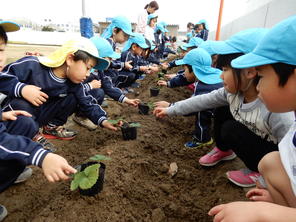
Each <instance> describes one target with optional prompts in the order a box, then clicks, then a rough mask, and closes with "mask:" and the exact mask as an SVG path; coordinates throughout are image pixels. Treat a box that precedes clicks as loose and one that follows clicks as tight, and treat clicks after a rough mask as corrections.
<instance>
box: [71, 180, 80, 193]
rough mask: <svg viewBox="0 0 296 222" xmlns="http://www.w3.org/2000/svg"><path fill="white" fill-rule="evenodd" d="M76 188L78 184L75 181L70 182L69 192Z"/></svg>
mask: <svg viewBox="0 0 296 222" xmlns="http://www.w3.org/2000/svg"><path fill="white" fill-rule="evenodd" d="M78 186H79V183H78V182H77V181H76V180H72V182H71V186H70V189H71V191H74V190H76V189H77V188H78Z"/></svg>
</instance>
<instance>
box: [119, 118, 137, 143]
mask: <svg viewBox="0 0 296 222" xmlns="http://www.w3.org/2000/svg"><path fill="white" fill-rule="evenodd" d="M130 123H131V122H129V123H124V124H123V125H122V126H121V132H122V137H123V139H124V140H135V139H137V127H130V126H129V124H130Z"/></svg>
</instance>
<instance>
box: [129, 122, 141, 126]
mask: <svg viewBox="0 0 296 222" xmlns="http://www.w3.org/2000/svg"><path fill="white" fill-rule="evenodd" d="M129 126H130V127H141V124H140V123H130V124H129Z"/></svg>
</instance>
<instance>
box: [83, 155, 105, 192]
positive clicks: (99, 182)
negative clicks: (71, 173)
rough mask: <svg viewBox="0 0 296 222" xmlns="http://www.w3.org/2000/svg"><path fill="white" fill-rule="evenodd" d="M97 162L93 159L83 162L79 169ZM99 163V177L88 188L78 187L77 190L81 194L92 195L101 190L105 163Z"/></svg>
mask: <svg viewBox="0 0 296 222" xmlns="http://www.w3.org/2000/svg"><path fill="white" fill-rule="evenodd" d="M97 163H98V162H95V161H91V162H87V163H84V164H82V165H81V171H82V170H84V169H85V168H86V167H88V166H91V165H94V164H97ZM99 164H100V169H99V178H98V180H97V182H96V183H95V184H94V185H93V186H92V187H91V188H89V189H86V190H82V189H81V188H79V192H80V194H81V195H85V196H94V195H96V194H98V193H99V192H101V191H102V190H103V184H104V177H105V169H106V165H105V164H103V163H101V162H100V163H99Z"/></svg>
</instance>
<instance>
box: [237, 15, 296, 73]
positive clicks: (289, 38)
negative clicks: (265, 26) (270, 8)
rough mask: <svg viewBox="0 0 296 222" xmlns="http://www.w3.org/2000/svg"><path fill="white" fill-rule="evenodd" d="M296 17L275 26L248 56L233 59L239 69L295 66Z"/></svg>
mask: <svg viewBox="0 0 296 222" xmlns="http://www.w3.org/2000/svg"><path fill="white" fill-rule="evenodd" d="M295 36H296V16H295V15H294V16H292V17H289V18H288V19H285V20H284V21H282V22H280V23H278V24H277V25H275V26H274V27H273V28H272V29H271V30H270V31H269V32H268V33H267V34H266V35H265V37H264V38H263V39H262V40H261V41H260V42H259V43H258V45H257V47H256V48H255V49H254V50H253V51H252V52H250V53H249V54H246V55H243V56H240V57H238V58H237V59H234V60H233V61H232V62H231V66H233V67H235V68H239V69H243V68H249V67H255V66H261V65H266V64H274V63H278V62H280V63H285V64H290V65H296V55H295V49H296V40H295Z"/></svg>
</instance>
